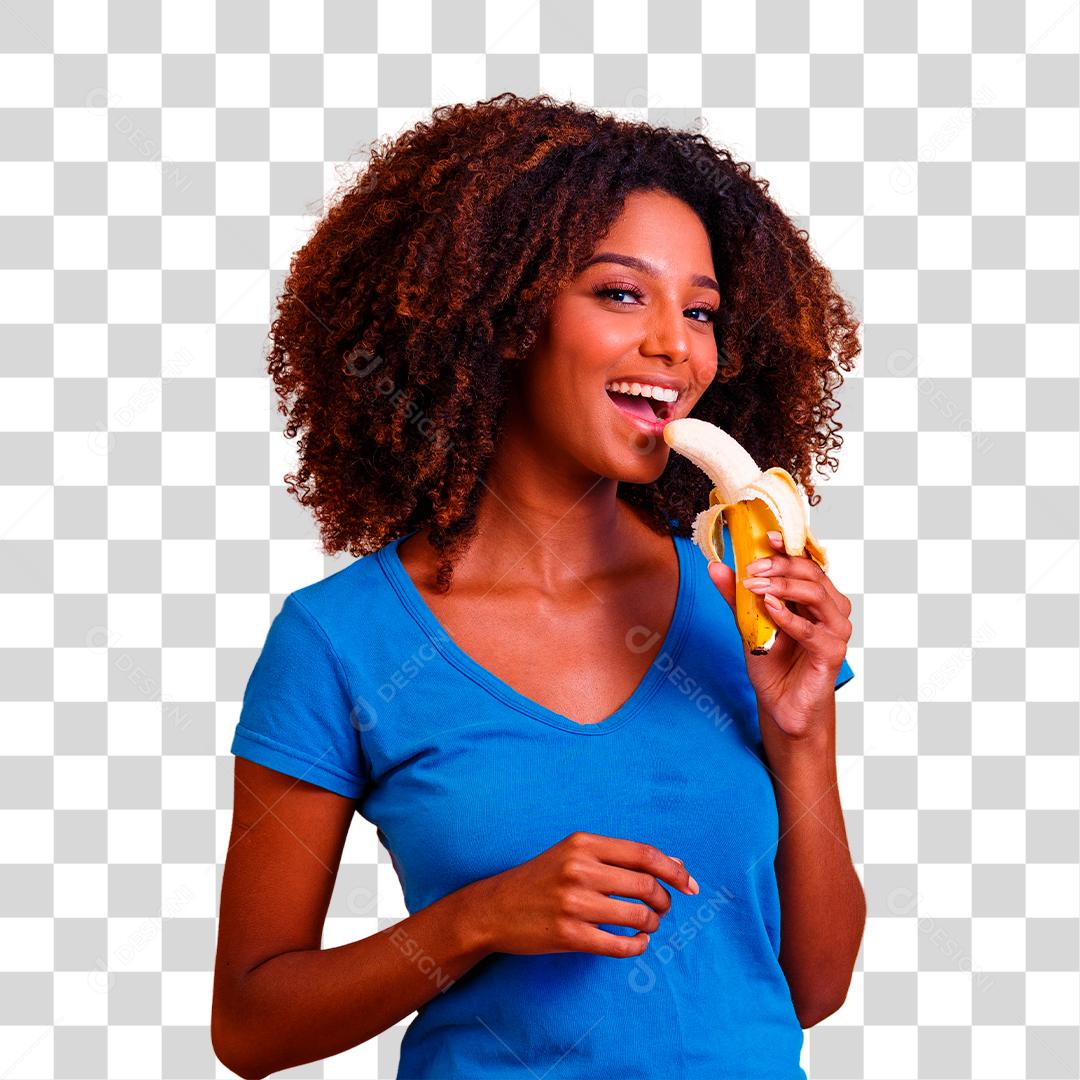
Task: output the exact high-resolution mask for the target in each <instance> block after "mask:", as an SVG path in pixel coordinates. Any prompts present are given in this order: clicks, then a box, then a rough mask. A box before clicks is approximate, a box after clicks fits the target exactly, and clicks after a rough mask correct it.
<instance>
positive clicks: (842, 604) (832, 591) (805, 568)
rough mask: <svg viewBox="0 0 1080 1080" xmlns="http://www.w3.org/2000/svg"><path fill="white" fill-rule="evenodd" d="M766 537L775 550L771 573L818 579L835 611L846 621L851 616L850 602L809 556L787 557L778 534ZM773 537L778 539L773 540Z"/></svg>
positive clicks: (765, 572) (772, 556)
mask: <svg viewBox="0 0 1080 1080" xmlns="http://www.w3.org/2000/svg"><path fill="white" fill-rule="evenodd" d="M768 535H769V541H770V542H771V543H772V545H773V547H774V548H776V549H777V550H776V553H775V554H773V555H770V556H769V559H770V561H771V562H772V570H771V572H772V573H777V574H786V575H789V576H792V577H805V578H809V579H811V580H813V579H814V578H816V577H820V578H821V583H822V584H823V585H824V586H825V591H826V592H827V593H828V594H829V597H830V599H831V600H832V602H833V603H834V604H835V605H836V610H837V611H839V612H840V614H841V615H843V616H844V618H845V619H846V618H847V617H848V616H849V615H850V614H851V609H852V604H851V601H850V600H849V599H848V598H847V597H846V596H845V595H844V594H843V593H842V592H841V591H840V590H839V589H838V588H837V587H836V586H835V585H834V584H833V583H832V581H830V580H829V575H828V574H826V573H825V571H824V570H822V569H821V567H820V566H818V564H817V563H816V562H814V560H813V559H811V558H810V556H809V555H788V554H787V552H785V551H784V543H783V539H782V538H780V534H779V533H778V532H770V533H769V534H768ZM774 537H776V538H778V539H775V540H774V539H773V538H774ZM769 572H770V571H769V570H765V571H763V572H762V573H764V574H768V573H769ZM752 573H754V574H758V571H756V570H755V571H752Z"/></svg>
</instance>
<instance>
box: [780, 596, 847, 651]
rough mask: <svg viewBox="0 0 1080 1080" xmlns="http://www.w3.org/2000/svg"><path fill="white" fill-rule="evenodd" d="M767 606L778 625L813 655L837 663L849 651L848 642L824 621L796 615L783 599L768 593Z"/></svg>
mask: <svg viewBox="0 0 1080 1080" xmlns="http://www.w3.org/2000/svg"><path fill="white" fill-rule="evenodd" d="M765 606H766V608H767V609H768V612H769V617H770V618H771V619H772V620H773V622H775V623H776V625H777V627H779V628H780V629H781V630H783V631H784V633H785V634H787V635H788V636H789V637H792V638H794V639H795V640H796V641H797V642H798V643H799V645H801V646H802V648H804V649H805V650H806V651H807V652H808V653H810V655H811V656H816V657H818V658H819V659H821V660H823V661H825V662H827V663H830V664H836V663H837V662H838V658H839V659H840V660H842V659H843V657H844V654H845V653H846V652H847V643H846V642H845V641H844V640H843V639H841V638H838V637H837V636H836V635H835V634H834V633H832V631H830V630H829V628H828V627H827V626H826V625H825V624H824V623H820V622H811V621H810V620H809V619H805V618H803V616H802V615H796V614H795V612H794V611H792V610H791V609H790V608H789V607H787V606H786V605H785V604H784V601H783V600H781V599H780V598H779V597H776V596H773V595H771V594H768V593H767V594H766V595H765Z"/></svg>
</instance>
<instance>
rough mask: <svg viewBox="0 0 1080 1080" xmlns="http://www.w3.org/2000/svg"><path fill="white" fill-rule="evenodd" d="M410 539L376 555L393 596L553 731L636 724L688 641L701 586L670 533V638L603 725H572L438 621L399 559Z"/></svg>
mask: <svg viewBox="0 0 1080 1080" xmlns="http://www.w3.org/2000/svg"><path fill="white" fill-rule="evenodd" d="M415 531H416V530H414V532H415ZM412 535H413V533H406V534H405V535H404V536H399V537H398V538H397V539H396V540H391V541H390V542H389V543H388V544H386V545H384V546H383V547H382V548H380V549H379V550H378V551H377V552H376V557H377V559H378V561H379V564H380V565H381V567H382V569H383V571H384V573H385V574H386V576H387V578H388V580H389V582H390V584H391V585H392V586H393V588H394V591H395V592H396V593H397V595H398V597H399V598H400V600H401V602H402V604H403V605H404V606H405V608H406V609H407V610H408V612H409V613H410V614H411V615H412V617H413V618H414V619H415V620H416V622H417V623H418V624H419V626H420V628H421V629H422V630H423V631H424V633H425V634H426V635H427V637H428V638H429V639H430V640H431V642H432V644H433V645H434V646H435V647H436V648H437V649H438V650H439V652H440V653H441V654H442V655H443V656H444V657H445V658H446V659H447V660H448V661H449V662H450V663H451V664H453V665H454V666H455V667H456V668H458V670H460V671H461V672H462V673H463V674H465V675H467V676H468V677H469V678H470V679H472V680H473V681H474V682H475V683H477V684H478V685H479V686H481V687H483V688H484V689H485V690H487V691H488V692H489V693H491V694H492V695H494V696H495V697H497V698H498V699H499V700H501V701H502V702H503V703H504V704H506V705H509V706H511V707H512V708H514V709H517V710H518V711H519V712H522V713H525V714H527V715H529V716H532V717H535V718H536V719H537V720H541V721H543V722H544V723H545V724H550V725H551V726H552V727H557V728H562V730H564V731H570V732H573V733H574V734H576V735H586V736H595V735H606V734H607V733H608V732H609V731H616V730H618V729H619V728H621V727H622V726H623V725H624V724H626V723H628V722H629V721H630V720H632V719H633V718H634V717H635V716H636V715H637V714H638V713H639V712H640V711H641V709H642V708H643V707H644V706H645V705H646V704H647V703H648V702H649V701H650V700H651V699H652V697H653V695H654V694H655V693H656V691H657V690H658V689H659V687H660V683H661V681H662V680H663V678H664V675H665V674H666V673H667V672H669V671H671V670H673V669H674V668H675V667H676V666H677V664H678V660H679V655H680V654H681V652H682V647H683V643H684V640H685V638H686V630H687V627H688V625H689V622H690V613H691V611H692V610H693V606H694V594H695V587H696V581H697V577H696V575H695V573H694V567H693V565H692V563H691V556H692V555H693V552H692V551H690V547H689V545H690V544H691V543H692V541H689V540H687V539H686V538H685V537H680V536H676V535H675V534H674V533H673V534H671V539H672V543H673V544H674V546H675V554H676V556H677V557H678V564H679V587H678V591H677V593H676V597H675V611H674V614H673V615H672V617H671V623H670V625H669V626H668V629H667V633H666V634H665V635H664V641H663V644H662V645H661V647H660V651H659V652H658V653H657V654H656V658H655V659H654V660H653V662H652V663H651V664H650V665H649V669H648V671H646V672H645V674H644V676H642V679H641V681H640V682H639V683H638V685H637V687H636V688H635V689H634V691H633V693H632V694H631V695H630V696H629V697H628V698H627V699H626V701H624V702H623V703H622V705H620V706H619V707H618V708H617V709H616V710H615V711H614V712H613V713H612V714H611V715H610V716H606V717H604V719H603V720H597V721H595V722H594V723H590V724H582V723H578V721H576V720H572V719H571V718H570V717H569V716H564V715H563V714H562V713H559V712H555V711H554V710H553V709H549V708H547V707H546V706H544V705H541V704H540V703H539V702H538V701H534V700H533V699H532V698H530V697H527V696H526V695H525V694H522V693H520V692H519V691H517V690H515V689H514V688H513V687H512V686H511V685H510V684H509V683H507V682H504V681H503V680H502V679H500V678H499V677H498V676H497V675H495V674H494V673H493V672H491V671H489V670H488V669H487V668H486V667H484V666H483V665H482V664H480V663H478V662H477V661H476V660H474V659H473V658H472V657H471V656H470V655H469V654H468V653H467V652H465V650H464V649H462V648H461V646H459V645H458V644H457V642H455V641H454V639H453V638H452V637H451V636H450V634H449V633H448V632H447V630H446V629H445V627H444V626H443V625H442V623H441V622H439V620H438V619H437V618H436V616H435V613H434V612H433V611H432V610H431V608H430V607H429V605H428V602H427V601H426V600H425V599H424V597H423V595H422V594H421V593H420V590H419V589H417V587H416V585H415V584H414V583H413V580H412V578H411V577H409V574H408V572H407V571H406V570H405V566H404V564H403V563H402V561H401V557H400V556H399V554H398V546H399V545H400V544H401V543H402V541H404V540H407V539H408V538H409V537H410V536H412Z"/></svg>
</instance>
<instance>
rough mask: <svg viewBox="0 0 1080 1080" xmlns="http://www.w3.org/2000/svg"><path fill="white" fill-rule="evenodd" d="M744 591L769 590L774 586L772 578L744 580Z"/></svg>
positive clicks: (749, 578)
mask: <svg viewBox="0 0 1080 1080" xmlns="http://www.w3.org/2000/svg"><path fill="white" fill-rule="evenodd" d="M742 583H743V588H744V589H768V588H769V587H770V586H771V585H772V583H773V582H772V578H767V577H747V578H743V582H742Z"/></svg>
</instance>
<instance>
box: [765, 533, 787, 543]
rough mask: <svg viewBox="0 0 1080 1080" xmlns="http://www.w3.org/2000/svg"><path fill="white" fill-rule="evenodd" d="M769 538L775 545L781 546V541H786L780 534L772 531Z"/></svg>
mask: <svg viewBox="0 0 1080 1080" xmlns="http://www.w3.org/2000/svg"><path fill="white" fill-rule="evenodd" d="M768 536H769V539H770V540H771V541H772V542H773V543H774V544H779V543H780V541H781V540H783V539H784V538H783V537H782V536H781V535H780V534H779V533H778V532H775V531H770V532H769V534H768Z"/></svg>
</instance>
